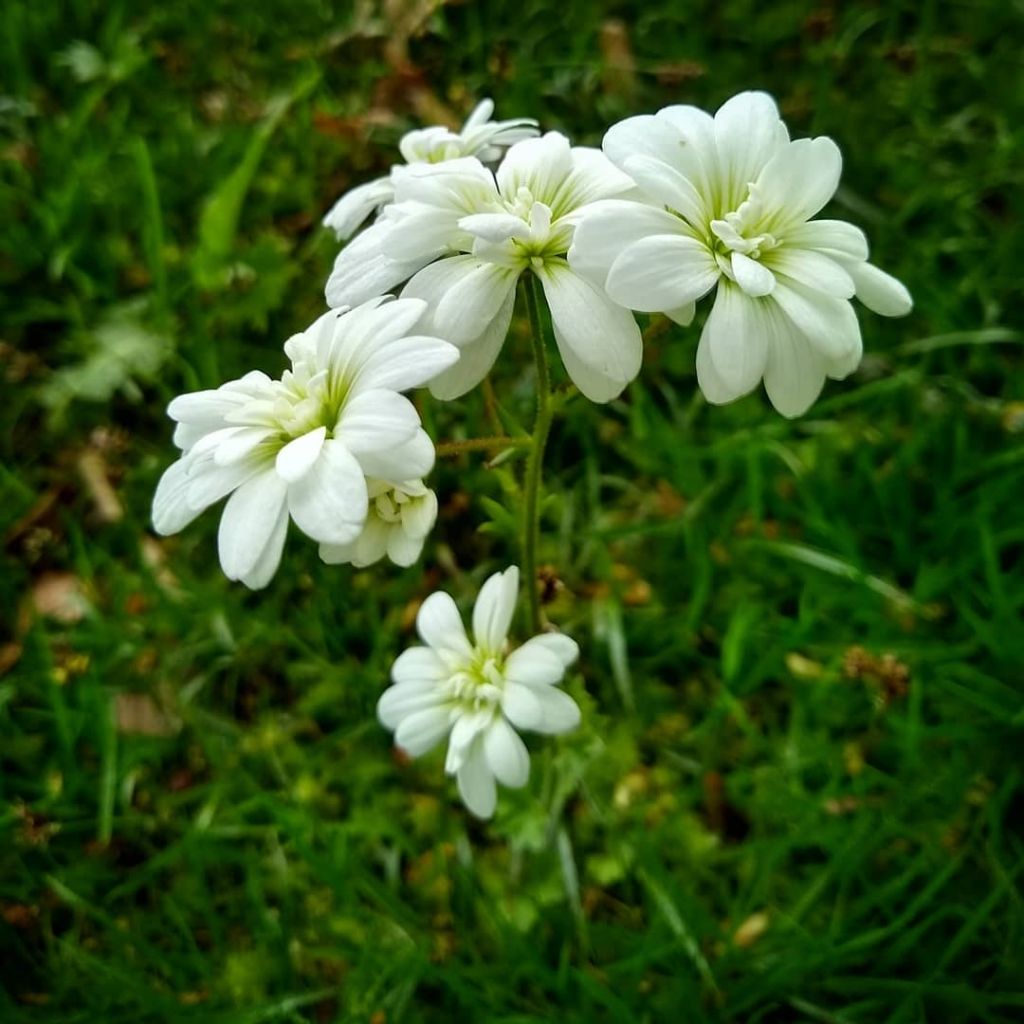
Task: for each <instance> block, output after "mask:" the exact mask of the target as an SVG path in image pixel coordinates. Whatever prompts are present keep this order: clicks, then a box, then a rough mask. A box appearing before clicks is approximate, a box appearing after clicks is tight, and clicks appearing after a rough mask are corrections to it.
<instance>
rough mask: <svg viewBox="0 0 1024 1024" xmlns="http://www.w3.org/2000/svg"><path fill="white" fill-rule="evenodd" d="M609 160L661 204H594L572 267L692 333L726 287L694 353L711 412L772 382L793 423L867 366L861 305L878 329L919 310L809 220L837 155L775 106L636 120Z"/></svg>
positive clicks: (896, 285)
mask: <svg viewBox="0 0 1024 1024" xmlns="http://www.w3.org/2000/svg"><path fill="white" fill-rule="evenodd" d="M603 148H604V152H605V153H606V154H607V156H608V157H609V158H610V159H611V160H612V162H613V163H615V164H616V165H617V166H618V167H620V168H621V169H622V170H623V171H625V172H626V173H627V174H629V175H630V176H631V177H632V178H634V179H635V180H636V182H637V184H638V185H639V187H640V189H641V191H642V192H643V193H644V198H646V199H648V200H650V203H651V204H652V205H642V204H640V203H635V202H625V201H609V202H606V203H602V204H598V205H597V206H594V207H591V208H590V209H589V210H588V211H587V213H586V214H585V216H584V218H583V220H582V221H581V223H580V225H579V226H578V227H577V229H576V236H575V241H574V244H573V247H572V249H571V250H570V252H569V263H570V265H571V266H572V267H573V268H574V269H575V270H576V271H578V272H579V273H581V274H584V275H586V276H588V277H589V278H590V279H591V280H594V281H597V282H598V283H599V284H601V285H602V286H603V287H604V288H605V289H606V290H607V292H608V294H609V295H610V296H611V297H612V298H613V299H614V300H615V301H616V302H618V303H620V304H622V305H623V306H625V307H627V308H629V309H634V310H638V311H641V312H646V313H654V312H665V313H668V314H669V315H670V316H671V317H673V319H675V320H677V321H678V322H680V323H682V324H684V325H685V324H688V323H689V322H690V321H691V320H692V318H693V315H694V303H695V302H696V301H697V300H698V299H700V298H701V297H702V296H703V295H705V294H706V293H707V292H709V291H711V290H712V289H713V288H715V287H716V285H717V289H718V290H717V294H716V296H715V302H714V306H713V308H712V310H711V313H710V315H709V317H708V320H707V323H706V324H705V327H704V330H703V333H702V334H701V339H700V344H699V346H698V349H697V379H698V382H699V384H700V387H701V390H702V391H703V392H704V395H705V397H706V398H707V399H708V401H710V402H713V403H716V404H720V403H724V402H729V401H732V400H733V399H735V398H738V397H739V396H741V395H744V394H746V393H747V392H749V391H751V390H752V389H753V388H755V387H756V386H757V385H758V383H760V381H761V380H762V378H763V380H764V384H765V389H766V391H767V392H768V397H769V398H770V399H771V401H772V404H773V405H774V406H775V408H776V409H778V410H779V412H781V413H782V414H783V415H786V416H798V415H800V414H801V413H803V412H805V411H806V410H807V408H808V407H809V406H810V405H811V403H812V402H813V401H814V400H815V398H817V396H818V394H819V393H820V391H821V388H822V386H823V385H824V382H825V378H826V377H831V378H833V379H837V380H839V379H842V378H843V377H846V376H847V375H848V374H850V373H852V372H853V370H854V369H856V367H857V365H858V364H859V363H860V359H861V354H862V344H861V336H860V327H859V325H858V322H857V317H856V314H855V313H854V311H853V307H852V306H851V305H850V303H849V301H848V300H849V299H850V298H852V297H853V296H854V295H856V296H857V298H859V299H860V301H861V302H863V303H864V305H865V306H867V307H868V308H869V309H871V310H874V311H875V312H876V313H880V314H882V315H883V316H901V315H904V314H906V313H908V312H909V311H910V308H911V298H910V294H909V293H908V291H907V289H906V288H905V287H904V286H903V285H902V284H901V283H900V282H899V281H897V280H896V279H895V278H893V277H890V276H889V275H888V274H886V273H884V272H883V271H881V270H879V269H878V268H877V267H874V266H872V265H871V264H870V263H868V262H867V257H868V244H867V240H866V238H865V237H864V233H863V232H862V231H861V230H860V229H859V228H856V227H854V226H853V225H852V224H848V223H846V222H845V221H840V220H812V219H811V218H812V217H814V215H815V214H816V213H818V212H819V211H820V210H821V208H822V207H823V206H824V205H825V204H826V203H827V202H828V201H829V200H830V199H831V198H832V195H833V194H834V192H835V190H836V187H837V185H838V183H839V174H840V169H841V166H842V158H841V156H840V153H839V148H838V147H837V146H836V144H835V143H834V142H833V141H832V140H831V139H829V138H825V137H821V138H815V139H800V140H797V141H795V142H791V141H790V139H789V133H788V132H787V130H786V126H785V125H784V124H783V123H782V121H781V120H780V119H779V112H778V109H777V108H776V106H775V102H774V100H772V98H771V97H770V96H768V95H766V94H765V93H760V92H745V93H741V94H739V95H738V96H734V97H733V98H732V99H731V100H729V101H728V102H727V103H725V104H724V105H723V106H722V107H721V108H720V109H719V110H718V112H717V113H716V114H715V116H714V118H712V117H711V116H710V115H708V114H706V113H704V111H702V110H698V109H697V108H696V107H688V106H674V107H666V108H665V109H664V110H660V111H659V112H658V113H657V114H655V115H653V116H641V117H631V118H628V119H627V120H625V121H622V122H620V123H619V124H617V125H614V126H613V127H612V128H611V129H609V131H608V132H607V134H606V135H605V138H604V144H603Z"/></svg>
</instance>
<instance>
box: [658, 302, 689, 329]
mask: <svg viewBox="0 0 1024 1024" xmlns="http://www.w3.org/2000/svg"><path fill="white" fill-rule="evenodd" d="M696 315H697V303H696V302H688V303H687V304H686V305H685V306H680V307H679V308H678V309H666V310H665V316H667V317H668V318H669V319H670V320H674V321H675V322H676V323H677V324H679V326H680V327H689V326H690V324H692V323H693V318H694V317H695V316H696Z"/></svg>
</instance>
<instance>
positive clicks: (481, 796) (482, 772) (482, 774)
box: [456, 741, 498, 818]
mask: <svg viewBox="0 0 1024 1024" xmlns="http://www.w3.org/2000/svg"><path fill="white" fill-rule="evenodd" d="M456 778H457V781H458V786H459V796H461V797H462V802H463V803H464V804H465V805H466V807H467V808H468V809H469V810H470V811H471V812H472V813H473V814H475V815H476V816H477V817H478V818H489V817H490V816H491V815H492V814H494V808H495V805H496V804H497V802H498V794H497V787H496V786H495V785H494V775H493V774H492V773H491V769H490V768H489V767H488V765H487V761H486V759H485V757H484V752H483V744H482V742H479V741H478V742H477V744H476V745H475V746H474V748H473V751H472V752H471V754H470V756H469V757H468V758H467V759H466V761H465V762H464V763H463V765H462V767H461V768H460V769H459V772H458V775H457V776H456Z"/></svg>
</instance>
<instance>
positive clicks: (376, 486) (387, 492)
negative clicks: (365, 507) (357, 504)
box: [320, 479, 437, 569]
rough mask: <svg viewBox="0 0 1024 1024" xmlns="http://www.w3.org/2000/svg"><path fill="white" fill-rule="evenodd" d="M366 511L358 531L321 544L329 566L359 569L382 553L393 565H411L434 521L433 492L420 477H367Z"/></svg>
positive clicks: (379, 557)
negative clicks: (347, 565)
mask: <svg viewBox="0 0 1024 1024" xmlns="http://www.w3.org/2000/svg"><path fill="white" fill-rule="evenodd" d="M366 489H367V493H368V495H369V499H370V507H369V512H368V514H367V516H366V524H365V526H363V531H362V533H360V534H359V536H358V537H356V539H355V540H353V541H350V542H349V543H348V544H321V545H320V557H321V558H322V559H323V560H324V561H325V562H327V563H328V564H329V565H337V564H340V563H344V562H350V563H351V564H352V565H354V566H355V567H356V568H357V569H362V568H364V567H366V566H368V565H373V563H374V562H379V561H380V560H381V559H382V558H383V557H384V556H385V555H387V557H388V558H389V559H391V561H392V562H394V563H395V565H401V566H408V565H412V564H413V562H415V561H416V559H417V558H419V557H420V552H421V551H422V550H423V542H424V541H425V540H426V539H427V534H428V533H430V531H431V530H432V529H433V528H434V523H435V522H437V495H436V494H434V492H433V491H432V490H430V489H429V488H428V487H427V486H426V485H425V484H424V483H423V481H422V480H405V481H402V482H400V483H392V482H391V481H389V480H375V479H369V480H367V481H366Z"/></svg>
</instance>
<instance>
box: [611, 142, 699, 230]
mask: <svg viewBox="0 0 1024 1024" xmlns="http://www.w3.org/2000/svg"><path fill="white" fill-rule="evenodd" d="M624 166H625V170H626V173H627V174H628V175H629V176H630V177H632V178H633V179H634V180H635V181H636V183H637V185H639V186H640V189H641V191H642V192H644V193H645V194H646V195H647V196H649V197H650V198H651V199H653V200H655V201H657V202H659V203H663V204H664V205H665V206H667V207H669V208H670V209H672V210H675V211H676V212H677V213H679V214H681V215H682V216H683V217H685V218H686V219H687V220H688V221H689V222H690V223H691V224H692V225H693V226H694V227H703V225H704V224H705V223H706V222H707V219H708V208H707V200H706V199H705V197H704V196H702V195H701V194H700V193H699V192H698V191H697V188H696V187H695V186H694V184H693V182H691V181H690V180H689V178H686V177H684V176H683V175H682V174H680V173H679V171H677V170H676V169H675V167H673V166H670V165H669V164H666V163H663V162H662V161H661V160H656V159H655V158H654V157H650V156H632V157H630V158H629V159H628V160H627V161H626V163H625V165H624Z"/></svg>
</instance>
